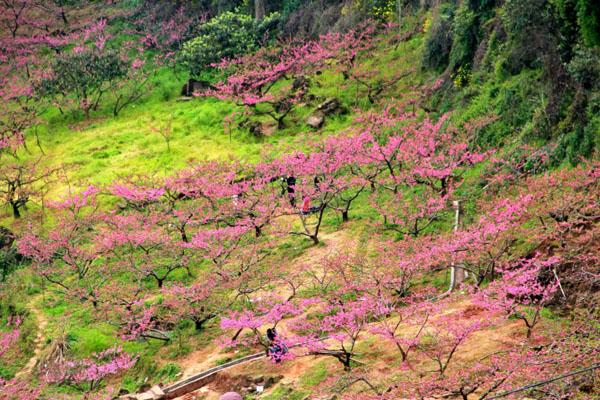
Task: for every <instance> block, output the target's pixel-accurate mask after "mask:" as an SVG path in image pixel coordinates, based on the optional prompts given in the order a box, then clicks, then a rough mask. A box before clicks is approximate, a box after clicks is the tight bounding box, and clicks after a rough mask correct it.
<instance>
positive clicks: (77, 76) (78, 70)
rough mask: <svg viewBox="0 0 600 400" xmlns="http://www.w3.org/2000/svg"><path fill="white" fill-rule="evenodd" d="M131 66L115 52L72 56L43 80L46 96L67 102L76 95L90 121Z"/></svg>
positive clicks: (60, 61) (63, 58)
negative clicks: (71, 96) (94, 111)
mask: <svg viewBox="0 0 600 400" xmlns="http://www.w3.org/2000/svg"><path fill="white" fill-rule="evenodd" d="M127 70H128V65H127V63H126V62H125V61H123V60H122V59H121V57H119V55H118V54H117V53H115V52H110V51H106V52H97V51H93V50H88V51H81V52H74V53H68V54H65V55H63V56H61V57H58V58H57V59H56V60H55V62H54V65H53V66H52V75H51V76H50V77H49V78H46V79H44V80H42V83H41V91H42V93H43V94H44V95H46V96H49V97H52V98H55V99H58V98H61V99H62V100H63V101H64V100H66V101H69V100H72V99H71V98H70V97H68V95H67V94H68V93H72V94H73V95H74V97H75V99H76V100H77V104H75V106H76V107H79V108H80V109H81V110H82V111H83V112H84V113H85V116H86V117H89V113H90V111H91V110H96V109H97V108H98V105H99V103H100V100H101V98H102V96H103V95H104V94H106V93H107V92H108V91H109V90H110V89H111V88H113V87H114V85H116V83H117V81H118V80H119V79H121V78H123V77H125V75H126V74H127Z"/></svg>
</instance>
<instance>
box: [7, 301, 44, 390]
mask: <svg viewBox="0 0 600 400" xmlns="http://www.w3.org/2000/svg"><path fill="white" fill-rule="evenodd" d="M37 300H38V298H35V299H33V301H32V302H31V303H30V311H31V313H32V314H33V315H34V316H35V319H36V320H37V328H38V330H37V335H36V337H35V340H34V342H33V343H34V345H35V348H34V350H33V355H32V356H31V358H30V359H29V360H28V361H27V364H25V366H24V367H23V368H22V369H21V370H20V371H19V372H17V373H16V375H15V377H16V378H22V377H24V376H28V375H31V373H32V372H33V369H34V368H35V366H36V364H37V363H38V361H39V359H40V356H41V354H42V351H43V350H44V346H45V344H46V343H45V342H46V336H45V335H44V331H45V329H46V326H48V319H47V317H46V316H45V315H44V313H43V312H42V310H40V309H39V308H38V307H37V306H36V302H37Z"/></svg>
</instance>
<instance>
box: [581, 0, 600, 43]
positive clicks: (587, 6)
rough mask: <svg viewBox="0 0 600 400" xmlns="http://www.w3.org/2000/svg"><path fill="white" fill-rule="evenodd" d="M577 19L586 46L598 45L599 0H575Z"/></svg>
mask: <svg viewBox="0 0 600 400" xmlns="http://www.w3.org/2000/svg"><path fill="white" fill-rule="evenodd" d="M577 20H578V24H579V28H580V29H581V36H583V40H584V43H585V44H586V46H590V47H591V46H600V2H599V1H598V0H577Z"/></svg>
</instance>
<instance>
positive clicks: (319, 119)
mask: <svg viewBox="0 0 600 400" xmlns="http://www.w3.org/2000/svg"><path fill="white" fill-rule="evenodd" d="M345 111H346V110H345V109H344V107H342V104H341V103H340V101H339V100H338V99H336V98H335V97H330V98H328V99H326V100H325V101H324V102H322V103H321V104H319V105H318V106H317V108H316V110H315V111H314V112H313V113H312V114H311V115H310V116H309V117H308V118H307V119H306V124H307V125H308V126H310V127H311V128H314V129H319V128H320V127H322V126H323V124H324V123H325V117H326V116H328V115H332V114H342V113H344V112H345Z"/></svg>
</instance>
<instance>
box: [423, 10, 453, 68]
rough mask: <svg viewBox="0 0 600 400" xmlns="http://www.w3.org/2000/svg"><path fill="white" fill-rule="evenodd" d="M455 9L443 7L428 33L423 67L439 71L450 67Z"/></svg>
mask: <svg viewBox="0 0 600 400" xmlns="http://www.w3.org/2000/svg"><path fill="white" fill-rule="evenodd" d="M453 17H454V8H453V7H452V6H450V5H442V6H441V7H440V9H439V11H438V13H437V14H436V15H435V17H434V20H433V22H432V24H431V27H430V28H429V30H428V32H427V38H426V39H425V48H424V49H423V67H425V68H427V69H433V70H439V69H442V68H444V67H445V66H446V65H448V60H449V57H450V50H451V48H452V19H453Z"/></svg>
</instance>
